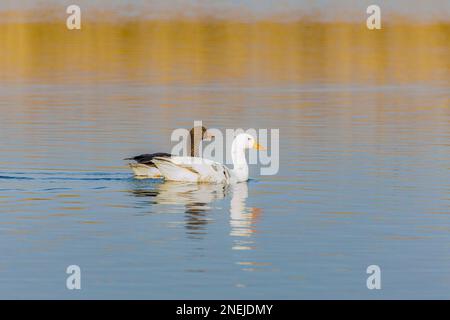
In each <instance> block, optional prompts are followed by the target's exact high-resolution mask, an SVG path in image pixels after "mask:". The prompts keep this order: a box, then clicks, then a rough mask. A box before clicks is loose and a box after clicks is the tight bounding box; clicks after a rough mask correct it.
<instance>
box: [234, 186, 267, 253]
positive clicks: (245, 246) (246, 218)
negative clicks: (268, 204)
mask: <svg viewBox="0 0 450 320" xmlns="http://www.w3.org/2000/svg"><path fill="white" fill-rule="evenodd" d="M232 193H233V194H232V197H231V201H230V226H231V231H230V236H234V237H239V238H237V239H235V244H234V245H233V249H234V250H250V249H252V247H253V244H254V241H253V240H252V239H251V236H252V235H253V234H254V233H255V232H256V230H255V223H256V221H257V220H258V218H259V216H260V214H261V209H259V208H250V207H247V206H246V200H247V198H248V186H247V183H237V184H235V185H233V186H232Z"/></svg>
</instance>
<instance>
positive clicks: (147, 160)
mask: <svg viewBox="0 0 450 320" xmlns="http://www.w3.org/2000/svg"><path fill="white" fill-rule="evenodd" d="M171 156H172V155H171V154H170V153H165V152H157V153H146V154H141V155H139V156H135V157H133V158H125V159H124V160H134V161H136V162H137V163H142V164H146V165H150V166H153V162H152V160H153V158H155V157H159V158H169V157H171Z"/></svg>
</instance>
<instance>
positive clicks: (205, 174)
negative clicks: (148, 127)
mask: <svg viewBox="0 0 450 320" xmlns="http://www.w3.org/2000/svg"><path fill="white" fill-rule="evenodd" d="M249 148H254V149H257V150H261V149H263V148H262V147H261V146H260V145H259V144H258V143H256V141H255V139H254V138H253V137H252V136H251V135H249V134H246V133H242V134H239V135H238V136H237V137H236V138H235V139H234V141H233V144H232V147H231V157H232V160H233V169H229V168H228V167H226V166H225V165H223V164H221V163H218V162H215V161H212V160H208V159H203V158H199V157H170V158H162V157H155V158H154V159H153V160H152V162H153V163H154V164H155V166H156V167H157V168H158V169H159V171H160V172H161V175H162V176H164V178H165V179H166V180H171V181H186V182H197V183H199V182H206V183H226V184H234V183H237V182H243V181H247V180H248V165H247V160H246V158H245V149H249Z"/></svg>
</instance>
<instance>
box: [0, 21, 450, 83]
mask: <svg viewBox="0 0 450 320" xmlns="http://www.w3.org/2000/svg"><path fill="white" fill-rule="evenodd" d="M11 16H14V14H11V13H3V23H0V70H1V72H0V81H21V80H27V81H46V82H50V83H53V82H64V83H70V82H76V83H78V82H82V83H92V82H94V83H95V82H98V81H102V82H103V81H116V80H118V79H120V81H139V82H143V83H163V84H164V83H197V82H198V83H200V82H205V81H229V80H230V81H239V80H240V79H242V80H244V81H246V82H248V81H250V82H252V81H255V82H258V83H264V82H269V83H273V82H314V81H319V80H323V79H326V81H327V82H331V83H355V82H357V83H361V82H363V83H364V82H371V83H379V84H389V83H402V82H408V83H411V82H419V83H423V82H430V81H437V82H448V81H449V72H448V70H449V62H450V59H449V56H450V52H449V35H450V24H449V23H445V22H440V23H414V22H411V21H409V22H400V21H398V22H397V23H384V24H383V29H382V30H377V31H370V30H368V29H367V28H366V26H365V21H361V23H345V22H328V23H326V22H314V21H312V20H309V19H305V21H296V22H295V21H291V22H287V23H282V22H277V21H275V20H273V21H271V20H259V21H252V22H242V21H238V20H232V19H231V20H230V19H228V20H223V19H222V20H221V19H212V18H202V19H188V18H172V19H160V20H158V19H152V20H148V19H144V18H135V19H120V18H119V19H115V18H114V17H113V16H110V18H109V19H99V20H98V21H96V22H95V21H93V20H91V19H90V20H89V21H83V24H82V30H80V31H69V30H67V29H66V26H65V18H66V17H67V16H66V15H61V16H60V17H58V18H55V17H54V16H52V17H51V18H49V19H44V20H43V21H34V22H33V21H32V19H31V20H26V19H22V21H21V19H10V18H11ZM16 16H20V15H18V14H17V13H16ZM1 17H2V16H1V15H0V21H1V20H2V19H1ZM15 20H17V21H16V22H15Z"/></svg>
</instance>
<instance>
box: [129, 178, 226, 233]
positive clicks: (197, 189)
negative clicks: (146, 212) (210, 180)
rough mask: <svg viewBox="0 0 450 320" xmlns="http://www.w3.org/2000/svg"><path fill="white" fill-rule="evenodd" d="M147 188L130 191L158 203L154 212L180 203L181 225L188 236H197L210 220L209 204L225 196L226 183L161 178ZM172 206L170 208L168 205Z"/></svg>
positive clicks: (150, 202) (162, 210) (151, 202)
mask: <svg viewBox="0 0 450 320" xmlns="http://www.w3.org/2000/svg"><path fill="white" fill-rule="evenodd" d="M155 186H156V188H153V189H150V190H147V189H142V188H136V189H134V190H131V193H132V194H133V195H134V196H136V197H138V198H141V197H149V200H150V201H149V204H157V205H162V206H163V207H160V208H158V209H157V210H158V212H161V213H162V212H173V207H174V206H183V207H184V212H185V217H186V221H185V228H186V230H187V232H186V233H187V234H188V236H189V237H190V238H198V237H199V236H200V235H202V234H205V233H206V231H205V230H206V225H207V224H208V223H209V222H210V221H211V220H210V218H209V217H208V212H209V211H210V210H211V206H210V205H211V204H212V203H213V202H215V201H217V200H220V199H223V198H225V196H226V194H227V192H228V187H227V186H226V185H220V184H197V183H186V182H175V181H165V182H163V183H158V184H155ZM171 207H172V208H171Z"/></svg>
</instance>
